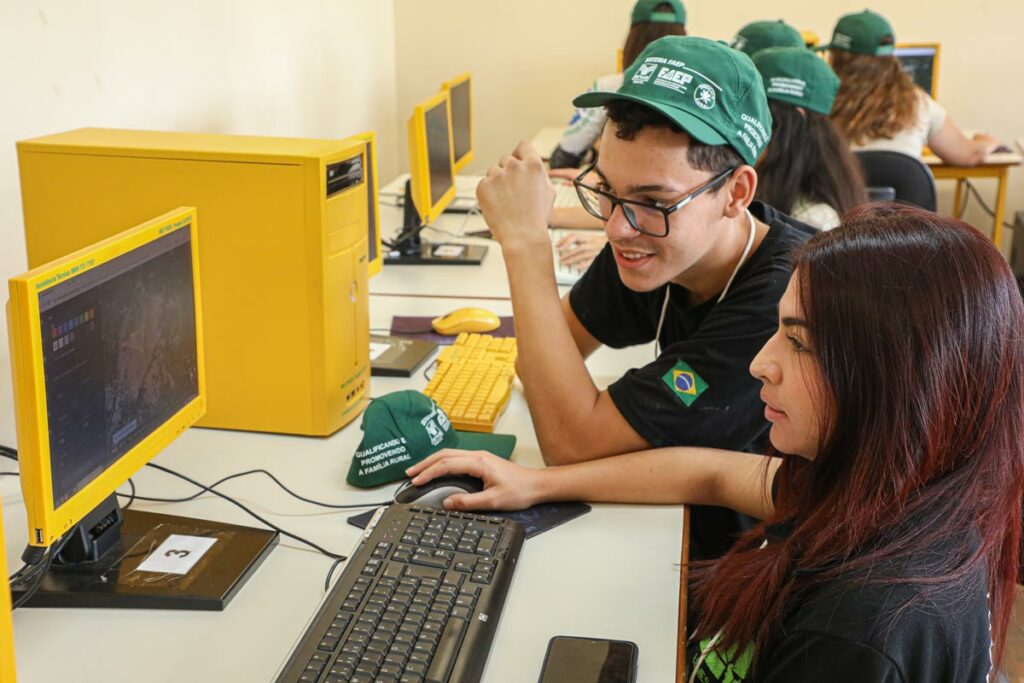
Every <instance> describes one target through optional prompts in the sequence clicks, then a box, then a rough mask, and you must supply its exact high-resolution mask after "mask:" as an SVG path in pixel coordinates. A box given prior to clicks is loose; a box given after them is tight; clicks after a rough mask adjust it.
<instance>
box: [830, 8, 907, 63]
mask: <svg viewBox="0 0 1024 683" xmlns="http://www.w3.org/2000/svg"><path fill="white" fill-rule="evenodd" d="M895 45H896V36H895V34H894V33H893V30H892V25H891V24H890V23H889V21H888V20H887V19H886V18H885V17H883V16H882V15H881V14H878V13H876V12H872V11H871V10H867V9H866V10H864V11H863V12H856V13H854V14H846V15H844V16H842V17H840V18H839V21H838V22H836V28H835V30H834V31H833V32H832V41H831V42H830V43H829V44H828V45H822V46H820V47H819V48H817V49H818V50H829V49H831V50H846V51H847V52H856V53H857V54H860V55H875V56H876V57H877V56H883V55H891V54H892V51H893V47H895Z"/></svg>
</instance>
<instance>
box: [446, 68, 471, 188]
mask: <svg viewBox="0 0 1024 683" xmlns="http://www.w3.org/2000/svg"><path fill="white" fill-rule="evenodd" d="M463 83H465V84H466V85H468V86H469V151H468V152H466V153H465V154H463V155H462V157H461V158H459V159H456V158H455V127H454V126H453V125H452V123H453V116H454V114H453V110H452V105H451V92H452V90H454V89H455V88H456V87H458V86H460V85H462V84H463ZM441 89H442V90H447V91H448V93H449V98H448V99H449V101H448V130H449V131H451V138H452V169H453V171H454V172H455V173H456V174H457V173H458V172H459V171H461V170H462V169H464V168H465V167H466V166H468V165H469V162H471V161H473V151H474V150H475V149H476V145H475V141H476V116H474V114H473V77H472V74H471V73H470V72H468V71H466V72H465V73H461V74H459V75H458V76H455V77H454V78H451V79H449V80H447V81H445V82H444V83H442V84H441Z"/></svg>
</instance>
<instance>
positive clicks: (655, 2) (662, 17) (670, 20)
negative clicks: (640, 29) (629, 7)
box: [631, 0, 686, 24]
mask: <svg viewBox="0 0 1024 683" xmlns="http://www.w3.org/2000/svg"><path fill="white" fill-rule="evenodd" d="M660 6H667V8H666V9H667V10H668V11H666V10H665V9H662V10H661V11H659V10H658V7H660ZM646 22H650V23H653V24H685V23H686V8H685V7H684V6H683V3H682V2H680V0H637V3H636V4H635V5H633V18H632V22H631V23H633V24H642V23H646Z"/></svg>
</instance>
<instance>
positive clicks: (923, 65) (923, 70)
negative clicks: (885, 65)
mask: <svg viewBox="0 0 1024 683" xmlns="http://www.w3.org/2000/svg"><path fill="white" fill-rule="evenodd" d="M896 56H897V58H898V59H899V60H900V65H901V66H902V67H903V70H904V71H906V72H907V73H908V74H910V78H911V79H913V81H914V83H915V84H916V85H917V87H919V88H921V90H924V91H925V92H926V93H928V94H929V95H931V96H933V97H934V95H935V94H934V93H933V92H932V82H933V81H932V79H933V77H934V75H935V50H933V49H932V48H903V49H902V50H900V51H899V52H898V53H897V55H896Z"/></svg>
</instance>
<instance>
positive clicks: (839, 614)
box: [687, 539, 992, 683]
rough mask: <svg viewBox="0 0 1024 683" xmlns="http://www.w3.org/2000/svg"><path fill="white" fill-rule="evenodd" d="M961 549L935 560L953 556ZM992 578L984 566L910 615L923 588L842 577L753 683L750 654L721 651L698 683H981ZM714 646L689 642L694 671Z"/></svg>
mask: <svg viewBox="0 0 1024 683" xmlns="http://www.w3.org/2000/svg"><path fill="white" fill-rule="evenodd" d="M957 540H958V539H951V541H950V543H949V546H948V547H947V548H945V549H943V548H941V547H938V548H935V549H933V550H932V551H930V552H932V553H935V552H940V553H941V552H944V551H950V550H951V549H953V548H954V544H955V542H956V541H957ZM932 559H934V558H932ZM915 565H916V566H915ZM876 569H877V570H879V573H880V572H881V571H885V572H887V573H888V575H889V576H903V577H923V576H928V575H929V570H930V566H929V563H928V559H927V558H922V559H914V560H911V561H908V562H905V563H903V564H900V565H897V566H895V567H892V566H890V567H888V568H886V569H885V570H882V569H881V568H876ZM986 574H987V572H986V567H985V565H984V563H982V564H980V565H979V566H978V567H977V568H976V570H975V571H973V572H972V573H971V574H970V575H969V576H968V577H967V578H966V579H965V580H964V581H962V582H961V583H959V584H956V585H950V586H947V587H945V588H943V589H942V590H940V591H934V592H932V594H931V596H930V597H928V598H926V599H924V600H923V601H920V602H917V603H916V604H913V605H911V606H910V607H906V608H905V609H904V606H905V605H907V603H908V601H909V599H910V598H912V597H914V596H915V595H917V591H919V590H921V589H920V587H918V586H914V585H913V584H908V583H896V582H894V583H889V584H884V583H883V584H880V583H875V582H870V581H868V580H867V579H866V577H865V576H863V575H860V576H846V577H842V578H840V579H837V580H835V581H832V582H829V583H826V584H823V585H822V586H820V587H819V588H817V589H816V590H815V591H814V592H813V593H812V594H811V595H810V596H809V597H808V598H807V599H806V600H804V601H803V602H802V604H800V605H799V606H797V607H796V608H794V609H791V610H789V611H788V612H787V615H786V616H785V617H784V618H783V623H782V627H781V629H780V632H779V634H778V636H776V637H775V638H774V639H773V641H772V642H771V644H770V645H769V646H767V647H766V650H767V651H766V652H765V654H764V656H763V658H762V662H761V666H760V673H759V674H758V675H757V676H756V678H755V677H754V676H753V674H752V672H751V667H750V665H751V655H752V649H751V648H749V647H748V648H735V647H716V648H712V649H711V651H710V652H709V654H708V655H707V656H706V657H705V659H704V661H703V662H702V663H701V665H700V668H699V669H698V671H697V675H696V677H694V679H693V680H695V681H699V682H700V683H726V682H729V683H754V682H755V681H756V682H757V683H812V682H813V683H819V682H820V681H829V683H863V682H864V681H871V682H872V683H918V682H921V683H923V682H925V681H927V682H928V683H985V682H986V681H987V680H988V675H989V672H990V670H991V669H992V660H991V652H990V647H991V637H990V634H991V631H990V618H989V605H988V583H987V576H986ZM871 578H877V574H876V575H875V576H872V577H871ZM708 641H709V639H707V638H705V639H702V641H701V642H700V643H696V642H691V643H690V645H689V647H688V648H687V661H688V667H689V668H691V669H692V667H694V666H695V665H696V664H697V663H698V662H699V661H700V654H701V650H702V649H703V648H707V645H708ZM687 680H689V673H688V678H687Z"/></svg>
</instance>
